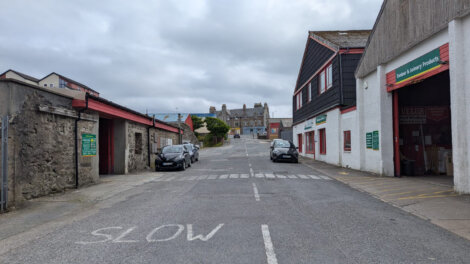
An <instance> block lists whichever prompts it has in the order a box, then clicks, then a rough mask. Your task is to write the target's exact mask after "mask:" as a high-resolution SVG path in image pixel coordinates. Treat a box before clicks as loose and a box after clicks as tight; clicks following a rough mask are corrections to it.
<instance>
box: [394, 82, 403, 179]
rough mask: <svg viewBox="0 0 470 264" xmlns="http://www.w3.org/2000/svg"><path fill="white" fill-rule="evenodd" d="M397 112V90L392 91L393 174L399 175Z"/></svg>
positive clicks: (398, 122) (398, 123)
mask: <svg viewBox="0 0 470 264" xmlns="http://www.w3.org/2000/svg"><path fill="white" fill-rule="evenodd" d="M399 125H400V121H399V112H398V92H397V91H395V92H393V150H394V151H393V152H394V153H393V155H394V157H393V159H394V163H395V164H394V165H395V166H394V167H395V176H397V177H398V176H400V175H401V168H400V129H399Z"/></svg>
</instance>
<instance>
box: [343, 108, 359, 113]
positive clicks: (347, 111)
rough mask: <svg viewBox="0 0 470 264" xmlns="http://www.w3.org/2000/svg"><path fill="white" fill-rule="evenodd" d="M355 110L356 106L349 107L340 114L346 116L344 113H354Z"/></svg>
mask: <svg viewBox="0 0 470 264" xmlns="http://www.w3.org/2000/svg"><path fill="white" fill-rule="evenodd" d="M356 110H357V106H351V107H348V108H346V109H343V110H341V114H346V113H349V112H352V111H356Z"/></svg>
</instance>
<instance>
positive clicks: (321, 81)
mask: <svg viewBox="0 0 470 264" xmlns="http://www.w3.org/2000/svg"><path fill="white" fill-rule="evenodd" d="M323 92H325V72H324V71H322V72H321V73H320V93H323Z"/></svg>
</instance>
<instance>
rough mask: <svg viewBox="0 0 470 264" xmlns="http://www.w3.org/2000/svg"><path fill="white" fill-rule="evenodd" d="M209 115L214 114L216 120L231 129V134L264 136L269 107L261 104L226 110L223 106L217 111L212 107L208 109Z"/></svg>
mask: <svg viewBox="0 0 470 264" xmlns="http://www.w3.org/2000/svg"><path fill="white" fill-rule="evenodd" d="M209 112H210V113H211V114H216V115H217V118H219V119H221V120H222V121H224V122H225V123H227V124H228V125H229V126H230V128H231V133H232V134H244V135H249V134H260V135H261V134H265V133H266V128H267V124H268V119H269V107H268V104H267V103H264V106H263V105H262V104H261V103H255V104H254V106H253V108H247V107H246V104H243V108H239V109H227V106H226V105H225V104H223V105H222V110H220V111H217V110H216V108H215V107H214V106H211V107H210V108H209Z"/></svg>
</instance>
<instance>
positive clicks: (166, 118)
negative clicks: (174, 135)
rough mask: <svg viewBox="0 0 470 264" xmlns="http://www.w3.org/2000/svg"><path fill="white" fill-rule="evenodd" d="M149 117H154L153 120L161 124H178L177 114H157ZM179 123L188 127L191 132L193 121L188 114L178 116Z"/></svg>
mask: <svg viewBox="0 0 470 264" xmlns="http://www.w3.org/2000/svg"><path fill="white" fill-rule="evenodd" d="M149 115H150V116H152V115H155V118H156V119H158V120H161V121H163V122H167V123H172V124H178V113H158V114H149ZM180 115H181V123H185V124H186V125H188V126H189V127H190V128H191V130H193V120H192V119H191V115H190V114H188V113H184V114H180Z"/></svg>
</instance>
